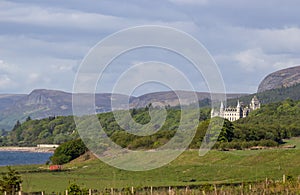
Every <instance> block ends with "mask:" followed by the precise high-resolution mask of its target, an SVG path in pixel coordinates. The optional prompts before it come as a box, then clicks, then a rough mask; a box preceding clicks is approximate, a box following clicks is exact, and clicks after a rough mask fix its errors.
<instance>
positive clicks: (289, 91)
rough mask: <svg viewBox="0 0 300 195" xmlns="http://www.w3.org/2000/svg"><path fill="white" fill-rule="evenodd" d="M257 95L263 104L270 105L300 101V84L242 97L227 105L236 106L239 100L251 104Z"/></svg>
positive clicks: (228, 102)
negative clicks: (285, 101) (288, 100)
mask: <svg viewBox="0 0 300 195" xmlns="http://www.w3.org/2000/svg"><path fill="white" fill-rule="evenodd" d="M254 95H256V96H257V98H258V99H259V101H260V102H261V103H262V104H269V103H275V102H280V101H284V100H286V99H291V100H294V101H297V100H300V84H295V85H293V86H291V87H282V88H276V89H271V90H267V91H263V92H258V93H254V94H251V95H245V96H241V97H239V98H232V99H228V101H227V104H228V105H231V106H236V102H237V100H240V101H241V102H244V103H245V104H249V103H250V100H251V99H252V98H253V96H254Z"/></svg>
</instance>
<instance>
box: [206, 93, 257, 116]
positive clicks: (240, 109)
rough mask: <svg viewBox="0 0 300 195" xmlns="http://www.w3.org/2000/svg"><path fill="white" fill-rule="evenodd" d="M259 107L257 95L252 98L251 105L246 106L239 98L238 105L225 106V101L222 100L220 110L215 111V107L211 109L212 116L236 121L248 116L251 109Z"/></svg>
mask: <svg viewBox="0 0 300 195" xmlns="http://www.w3.org/2000/svg"><path fill="white" fill-rule="evenodd" d="M259 108H260V102H259V100H258V99H257V97H256V96H254V97H253V98H252V100H251V102H250V105H249V106H244V105H243V103H240V101H239V100H238V102H237V106H236V107H227V108H224V105H223V102H221V106H220V110H219V111H215V110H214V109H212V110H211V118H213V117H216V116H219V117H223V118H225V119H228V120H229V121H236V120H238V119H240V118H245V117H247V116H248V114H249V113H250V112H251V111H253V110H256V109H259Z"/></svg>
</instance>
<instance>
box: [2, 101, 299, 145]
mask: <svg viewBox="0 0 300 195" xmlns="http://www.w3.org/2000/svg"><path fill="white" fill-rule="evenodd" d="M148 111H149V108H148V107H146V108H141V109H133V110H130V112H131V115H132V117H133V119H134V120H135V121H136V122H137V123H140V124H146V123H148V122H149V120H150V116H149V112H148ZM209 113H210V110H209V109H208V108H205V109H200V118H199V126H198V128H197V132H196V136H195V138H194V140H193V141H192V143H191V145H190V147H191V148H199V146H200V144H201V141H202V139H203V137H204V135H205V133H206V131H207V128H208V125H209V123H210V120H217V119H209ZM180 114H181V111H180V110H179V109H176V108H168V109H167V118H166V121H165V123H164V125H163V126H162V127H160V130H159V131H158V132H157V133H155V134H153V135H150V136H137V135H132V134H129V133H127V132H126V131H125V130H123V129H121V128H120V126H119V125H118V123H117V122H116V121H115V119H114V116H113V113H111V112H109V113H102V114H99V115H98V118H99V120H100V123H101V125H102V127H103V129H104V130H105V131H106V133H107V135H108V136H109V137H110V138H111V139H112V140H113V141H114V142H116V143H117V144H119V145H120V146H122V147H127V148H130V149H137V148H157V147H159V146H161V145H163V144H165V143H166V142H168V140H169V139H170V138H172V137H173V135H174V134H175V132H176V130H177V128H178V125H179V121H180ZM299 115H300V101H293V100H291V99H287V100H284V101H282V102H277V103H271V104H267V105H263V106H262V108H261V109H259V110H256V111H254V112H252V113H250V115H249V116H248V117H247V118H244V119H240V120H238V121H235V122H233V123H232V122H230V121H227V120H225V123H224V126H223V128H222V131H221V134H220V136H219V138H218V141H219V143H218V144H217V145H216V146H215V147H217V148H238V149H239V148H240V149H242V148H247V147H251V146H255V145H266V146H275V145H277V144H280V143H281V142H282V139H283V138H288V137H291V136H299V135H300V127H299V125H298V124H299V123H300V118H299ZM77 138H79V135H78V133H77V131H76V128H75V124H74V121H73V117H72V116H69V117H49V118H46V119H41V120H31V119H30V118H28V119H27V120H26V122H24V123H22V124H21V123H20V122H17V123H16V125H15V126H14V128H13V130H12V131H11V132H9V134H8V135H6V136H2V137H1V140H0V141H1V145H19V146H35V145H36V144H40V143H55V144H62V143H65V142H67V141H70V140H75V139H77Z"/></svg>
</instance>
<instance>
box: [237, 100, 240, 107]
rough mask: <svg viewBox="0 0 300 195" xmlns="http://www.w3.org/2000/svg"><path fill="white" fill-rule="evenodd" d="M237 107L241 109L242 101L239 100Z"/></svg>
mask: <svg viewBox="0 0 300 195" xmlns="http://www.w3.org/2000/svg"><path fill="white" fill-rule="evenodd" d="M236 107H237V108H239V107H241V104H240V100H238V102H237V106H236Z"/></svg>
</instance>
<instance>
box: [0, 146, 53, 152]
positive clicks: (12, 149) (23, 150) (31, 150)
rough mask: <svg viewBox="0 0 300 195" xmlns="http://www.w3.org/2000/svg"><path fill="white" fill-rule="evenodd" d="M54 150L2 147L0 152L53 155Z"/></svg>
mask: <svg viewBox="0 0 300 195" xmlns="http://www.w3.org/2000/svg"><path fill="white" fill-rule="evenodd" d="M54 150H55V148H39V147H18V146H3V147H0V152H36V153H54Z"/></svg>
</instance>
